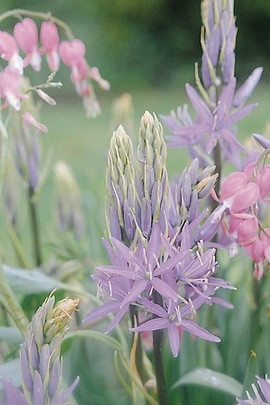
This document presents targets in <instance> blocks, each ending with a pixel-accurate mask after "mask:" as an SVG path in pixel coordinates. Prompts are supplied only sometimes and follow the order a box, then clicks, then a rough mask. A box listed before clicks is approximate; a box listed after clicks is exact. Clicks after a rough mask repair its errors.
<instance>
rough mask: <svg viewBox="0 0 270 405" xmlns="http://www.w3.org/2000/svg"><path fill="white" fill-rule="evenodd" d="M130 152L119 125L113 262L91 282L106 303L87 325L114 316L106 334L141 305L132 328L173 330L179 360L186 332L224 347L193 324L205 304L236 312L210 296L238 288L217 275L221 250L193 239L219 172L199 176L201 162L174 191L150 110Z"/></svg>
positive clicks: (113, 151)
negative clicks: (201, 204)
mask: <svg viewBox="0 0 270 405" xmlns="http://www.w3.org/2000/svg"><path fill="white" fill-rule="evenodd" d="M132 151H133V148H132V142H131V140H130V138H129V137H128V135H127V134H126V133H125V132H124V130H123V128H121V127H120V128H119V129H118V130H117V131H116V132H115V133H114V134H113V138H112V142H111V148H110V151H109V157H108V175H107V184H108V192H109V206H108V210H111V211H113V212H114V216H112V215H111V216H109V218H108V226H109V231H110V232H109V233H110V236H111V243H109V242H107V241H105V247H106V249H107V252H108V255H109V257H110V260H111V263H112V264H111V265H108V266H101V267H98V268H97V272H96V274H94V276H93V279H94V280H95V281H96V283H97V285H98V295H99V296H100V297H102V298H103V299H104V301H105V303H104V304H103V305H102V306H101V307H99V308H96V309H94V310H93V311H92V312H90V313H89V314H88V315H87V316H86V317H85V321H86V322H88V323H90V322H93V321H95V320H97V319H99V318H100V317H102V316H104V315H106V314H108V313H110V312H112V313H114V315H115V316H114V318H113V320H112V322H111V324H110V325H109V327H108V329H107V333H108V332H110V331H111V330H112V329H113V328H114V327H115V326H116V325H117V324H118V323H119V322H120V320H121V319H122V317H123V316H124V315H125V314H126V313H127V312H128V310H129V308H130V306H136V307H137V308H138V309H139V310H140V312H141V317H140V320H141V322H142V323H141V324H140V325H138V326H137V327H135V328H133V329H132V330H133V331H134V332H136V331H137V332H143V331H154V330H158V329H167V330H168V336H169V342H170V347H171V350H172V353H173V355H174V356H177V355H178V352H179V347H180V337H181V332H182V331H183V330H186V331H188V332H190V333H191V334H193V335H195V336H199V337H201V338H203V339H207V340H210V341H214V342H218V341H219V338H218V337H216V336H214V335H212V334H211V333H210V332H208V331H206V330H205V329H203V328H202V327H200V326H199V325H198V324H197V323H196V322H195V321H194V316H195V314H196V311H197V310H198V309H199V308H200V307H201V306H202V305H203V304H205V303H206V304H209V305H212V303H214V302H217V303H219V304H221V305H225V306H229V307H230V305H229V304H228V303H226V302H224V301H223V300H221V299H219V298H216V297H212V296H213V295H214V293H215V291H216V290H217V289H219V288H221V287H223V288H232V287H231V286H229V285H228V284H227V283H226V282H225V281H223V280H221V279H218V278H215V277H214V273H215V270H216V266H217V263H216V260H215V249H204V246H203V242H202V241H200V243H196V242H194V237H193V234H194V233H195V231H196V230H197V228H198V226H199V224H200V222H201V220H202V218H203V217H204V215H201V214H200V211H199V199H202V198H205V197H207V196H208V195H209V193H210V192H211V190H212V188H213V186H214V183H215V180H216V176H215V175H212V172H213V170H214V168H213V167H211V168H207V169H206V170H205V171H204V172H202V173H199V170H198V168H199V163H198V161H197V160H195V161H194V162H193V163H192V165H191V167H190V168H189V169H185V170H184V172H183V174H182V176H181V178H180V179H179V180H178V181H176V185H175V186H174V187H170V185H169V182H168V178H167V171H166V165H165V163H166V156H167V150H166V145H165V143H164V140H163V135H162V128H161V125H160V123H159V122H158V120H157V118H156V116H152V115H151V114H149V113H148V112H146V113H145V114H144V116H143V117H142V120H141V127H140V132H139V146H138V153H137V159H136V158H135V156H134V155H133V152H132ZM128 214H129V216H128ZM128 219H131V220H132V221H133V222H130V221H128ZM115 230H117V232H115ZM131 230H132V232H131Z"/></svg>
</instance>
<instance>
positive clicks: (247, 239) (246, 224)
mask: <svg viewBox="0 0 270 405" xmlns="http://www.w3.org/2000/svg"><path fill="white" fill-rule="evenodd" d="M258 229H259V225H258V220H257V218H256V216H255V215H251V217H250V218H246V219H242V218H237V217H235V216H233V215H231V216H230V225H229V233H230V234H231V235H232V236H235V238H236V239H237V240H238V241H239V242H240V243H241V244H242V245H249V244H251V243H253V242H254V241H255V239H256V237H257V233H258Z"/></svg>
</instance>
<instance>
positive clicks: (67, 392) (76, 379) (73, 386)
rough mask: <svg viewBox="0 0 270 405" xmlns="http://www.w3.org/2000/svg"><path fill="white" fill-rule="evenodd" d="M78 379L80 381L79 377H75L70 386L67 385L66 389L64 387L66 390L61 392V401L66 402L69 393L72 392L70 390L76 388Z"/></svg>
mask: <svg viewBox="0 0 270 405" xmlns="http://www.w3.org/2000/svg"><path fill="white" fill-rule="evenodd" d="M79 381H80V377H76V378H75V380H74V381H73V383H72V384H71V386H70V387H68V389H66V390H65V391H64V392H63V395H62V403H66V402H67V400H68V398H69V397H70V395H71V394H72V391H73V390H74V389H75V388H76V386H77V385H78V383H79Z"/></svg>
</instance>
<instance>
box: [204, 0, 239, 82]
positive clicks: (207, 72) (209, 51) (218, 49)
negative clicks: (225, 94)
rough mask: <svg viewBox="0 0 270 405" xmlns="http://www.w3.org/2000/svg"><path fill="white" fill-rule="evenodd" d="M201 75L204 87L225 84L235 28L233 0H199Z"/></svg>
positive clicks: (230, 69) (231, 72)
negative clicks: (200, 7) (200, 6)
mask: <svg viewBox="0 0 270 405" xmlns="http://www.w3.org/2000/svg"><path fill="white" fill-rule="evenodd" d="M201 11H202V22H203V27H202V33H201V45H202V50H203V55H202V78H203V84H204V86H205V87H207V88H208V87H210V86H211V85H213V84H214V86H219V85H220V84H221V83H224V84H227V83H228V82H229V81H230V79H231V78H232V77H233V76H234V65H235V53H234V49H235V42H236V33H237V29H236V26H235V17H234V14H233V0H225V1H224V0H204V1H202V10H201Z"/></svg>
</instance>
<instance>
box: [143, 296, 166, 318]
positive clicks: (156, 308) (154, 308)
mask: <svg viewBox="0 0 270 405" xmlns="http://www.w3.org/2000/svg"><path fill="white" fill-rule="evenodd" d="M140 302H141V304H142V305H143V306H144V308H145V309H147V311H149V312H151V313H152V314H155V315H158V316H160V317H161V318H166V317H167V315H168V314H167V312H166V311H165V309H164V308H162V307H161V306H160V305H158V304H154V303H153V302H151V301H149V300H148V299H147V298H145V297H143V298H141V300H140Z"/></svg>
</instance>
